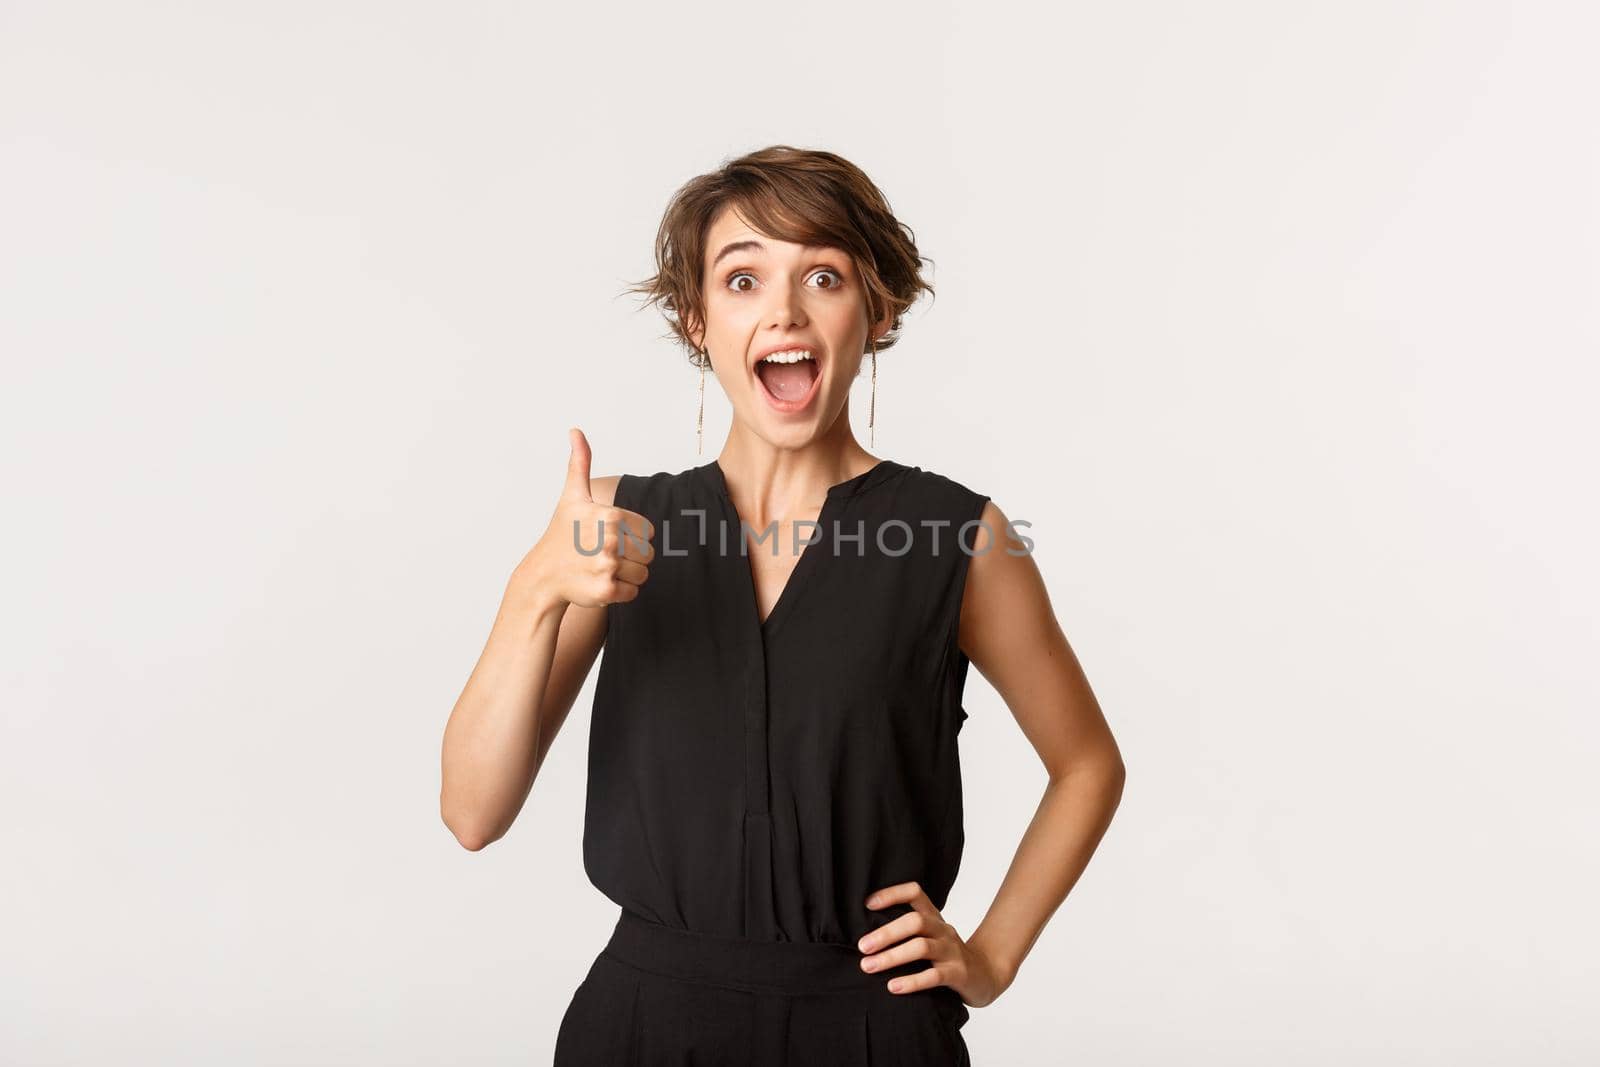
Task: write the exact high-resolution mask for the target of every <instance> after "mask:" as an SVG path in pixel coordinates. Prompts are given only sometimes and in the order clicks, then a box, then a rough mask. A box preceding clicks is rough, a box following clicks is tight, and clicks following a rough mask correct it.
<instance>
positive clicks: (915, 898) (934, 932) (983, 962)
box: [856, 882, 1011, 1008]
mask: <svg viewBox="0 0 1600 1067" xmlns="http://www.w3.org/2000/svg"><path fill="white" fill-rule="evenodd" d="M891 904H910V905H911V907H912V911H910V912H909V913H908V914H905V915H902V916H900V917H899V918H898V919H894V920H892V921H890V922H887V923H884V924H883V925H882V926H880V927H878V928H877V929H876V930H873V931H872V932H871V933H869V934H867V935H866V936H865V937H863V938H862V939H861V940H860V942H859V943H858V944H857V945H856V947H857V948H859V949H860V950H861V951H862V952H864V953H867V955H866V956H865V957H863V958H862V960H861V969H862V970H864V971H881V970H884V969H886V968H889V967H894V966H897V965H899V964H902V963H907V962H909V961H911V960H920V959H926V960H930V961H931V966H929V967H927V968H926V969H924V970H921V971H917V972H916V973H915V974H907V975H901V976H900V977H898V978H895V979H892V980H891V981H890V982H889V991H890V992H891V993H915V992H918V991H920V990H923V989H928V988H931V987H933V986H938V985H947V986H949V987H950V988H951V989H954V990H955V991H956V992H957V993H958V994H960V996H961V999H962V1001H963V1002H965V1003H966V1004H968V1005H970V1006H971V1007H974V1008H981V1007H983V1006H984V1005H986V1004H989V1003H992V1002H993V1001H994V999H995V998H996V997H998V996H999V995H1000V994H1001V993H1003V992H1005V989H1006V987H1007V986H1008V985H1010V984H1011V977H1010V976H1009V975H1007V974H1004V973H1003V971H1002V969H1001V968H1000V967H999V966H998V965H997V964H996V963H995V961H993V960H991V959H990V958H989V957H988V956H987V954H985V953H984V952H983V951H982V950H981V949H979V948H978V947H976V946H974V945H971V944H968V943H967V942H966V941H964V940H962V938H961V935H960V934H958V933H956V928H955V927H954V926H951V925H950V924H949V923H947V922H945V921H944V916H943V915H940V914H939V909H938V908H936V907H934V906H933V901H931V900H929V899H928V894H926V893H924V892H923V891H922V887H921V886H920V885H918V884H917V883H916V882H901V883H900V884H899V885H892V886H889V887H888V888H886V889H880V890H878V891H877V892H876V893H873V894H872V895H871V896H870V897H868V898H867V907H868V908H871V909H873V910H874V911H876V910H878V909H881V908H886V907H888V906H889V905H891Z"/></svg>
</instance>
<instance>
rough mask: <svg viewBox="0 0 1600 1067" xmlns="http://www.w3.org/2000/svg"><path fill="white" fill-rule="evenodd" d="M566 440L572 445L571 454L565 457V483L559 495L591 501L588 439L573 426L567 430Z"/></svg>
mask: <svg viewBox="0 0 1600 1067" xmlns="http://www.w3.org/2000/svg"><path fill="white" fill-rule="evenodd" d="M567 441H568V442H569V443H570V444H571V446H572V454H571V456H569V457H568V458H567V483H566V484H565V485H563V486H562V487H561V495H562V496H565V497H572V498H573V499H576V500H589V501H592V500H594V496H593V495H592V494H591V493H590V492H589V458H590V456H589V439H588V438H586V437H584V436H583V431H582V430H580V429H578V428H577V427H576V426H574V427H572V428H571V429H570V430H568V431H567Z"/></svg>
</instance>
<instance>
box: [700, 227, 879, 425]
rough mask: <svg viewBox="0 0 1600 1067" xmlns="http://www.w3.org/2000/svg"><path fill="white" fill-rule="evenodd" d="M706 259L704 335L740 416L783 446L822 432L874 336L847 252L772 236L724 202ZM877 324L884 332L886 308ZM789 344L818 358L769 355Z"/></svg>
mask: <svg viewBox="0 0 1600 1067" xmlns="http://www.w3.org/2000/svg"><path fill="white" fill-rule="evenodd" d="M705 259H706V262H705V273H704V277H703V279H702V282H703V288H704V292H705V307H706V329H705V331H704V333H703V334H702V335H700V336H699V337H698V338H697V340H698V343H699V344H700V346H701V347H702V348H706V349H709V350H710V353H711V368H712V370H714V371H715V372H716V375H717V379H718V380H719V381H720V382H721V383H722V388H723V389H724V390H725V391H726V392H727V394H728V399H729V400H730V401H731V402H732V404H733V411H734V417H735V418H736V419H739V420H742V421H743V422H744V424H745V425H746V426H747V427H749V428H750V429H751V430H752V431H754V432H755V433H756V434H757V435H758V436H760V437H762V438H763V439H765V440H767V441H770V442H771V443H772V444H774V445H777V446H779V447H784V448H799V447H802V446H804V445H806V444H808V443H810V442H811V441H813V440H815V439H817V438H818V437H820V436H821V435H822V434H823V433H824V432H826V431H827V430H828V429H829V428H830V427H831V426H833V425H834V423H835V421H836V420H837V419H838V417H839V415H840V413H841V411H843V410H844V408H845V406H846V402H847V401H848V400H849V398H850V384H851V383H852V382H853V381H854V380H855V378H856V375H857V374H858V373H859V372H860V370H861V359H862V353H863V351H865V349H866V344H867V315H866V306H867V305H866V291H865V290H864V289H863V288H862V283H861V279H860V277H859V276H858V275H857V274H856V272H855V269H854V264H853V263H852V262H851V260H850V256H849V255H848V254H847V253H846V252H844V251H843V250H842V249H837V248H805V247H803V246H801V245H797V244H791V243H789V242H787V241H777V240H774V239H773V238H771V237H768V236H767V235H765V234H762V233H758V232H757V231H755V230H754V229H752V228H751V227H750V226H748V225H747V224H746V223H745V222H744V220H743V219H741V218H740V217H739V216H738V215H736V214H735V213H734V211H733V210H732V209H731V208H725V209H724V210H723V212H722V213H721V214H720V215H719V216H718V217H717V219H716V221H714V222H713V223H712V225H711V229H710V232H709V234H708V236H707V241H706V253H705ZM877 325H878V329H877V330H876V332H875V336H881V334H882V333H883V332H884V331H886V330H887V329H888V327H889V321H888V319H887V317H886V318H885V320H884V321H883V322H882V323H879V324H877ZM792 350H801V351H805V352H808V353H809V354H810V357H811V358H810V359H799V360H796V361H794V362H785V363H781V364H778V363H771V362H764V361H763V357H764V356H766V355H767V354H768V353H770V352H774V351H792ZM791 358H793V357H792V356H788V357H785V359H791Z"/></svg>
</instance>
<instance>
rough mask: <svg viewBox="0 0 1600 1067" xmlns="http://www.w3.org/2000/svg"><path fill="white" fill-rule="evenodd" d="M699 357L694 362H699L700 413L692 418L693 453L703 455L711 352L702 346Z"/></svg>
mask: <svg viewBox="0 0 1600 1067" xmlns="http://www.w3.org/2000/svg"><path fill="white" fill-rule="evenodd" d="M699 355H700V358H699V359H697V360H696V361H695V362H697V363H699V364H700V413H699V414H698V415H696V416H695V419H694V454H695V455H697V456H703V455H705V426H706V366H707V365H708V364H709V363H710V362H711V353H710V351H709V350H707V349H704V348H702V349H701V350H700V353H699Z"/></svg>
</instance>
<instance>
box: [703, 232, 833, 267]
mask: <svg viewBox="0 0 1600 1067" xmlns="http://www.w3.org/2000/svg"><path fill="white" fill-rule="evenodd" d="M801 247H802V248H803V249H804V250H805V251H807V252H810V251H813V250H815V249H820V248H827V247H829V246H827V245H802V246H801ZM766 250H767V246H766V245H764V244H762V243H761V242H760V241H752V240H748V239H746V240H743V241H734V242H733V243H732V244H727V245H723V246H722V251H720V252H718V253H717V258H716V259H713V260H712V261H711V267H712V269H713V270H715V269H716V266H717V264H718V263H721V262H722V258H723V257H724V256H731V255H732V254H733V253H735V252H765V251H766Z"/></svg>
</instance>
